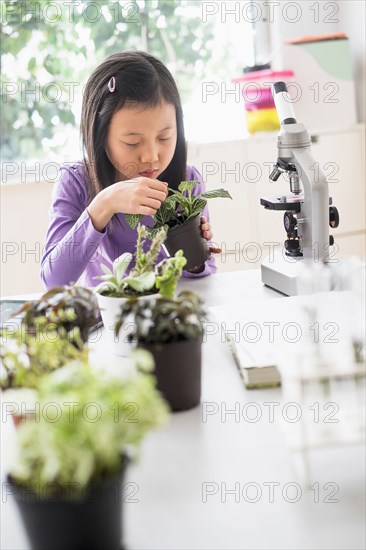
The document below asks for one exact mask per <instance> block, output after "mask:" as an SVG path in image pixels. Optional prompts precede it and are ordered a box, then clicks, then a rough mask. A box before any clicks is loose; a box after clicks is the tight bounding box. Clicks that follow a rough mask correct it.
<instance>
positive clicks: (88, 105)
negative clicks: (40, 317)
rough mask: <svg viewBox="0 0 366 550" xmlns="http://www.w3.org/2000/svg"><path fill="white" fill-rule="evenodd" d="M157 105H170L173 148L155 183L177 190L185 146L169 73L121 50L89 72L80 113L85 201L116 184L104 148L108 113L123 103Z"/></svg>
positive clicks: (141, 56)
mask: <svg viewBox="0 0 366 550" xmlns="http://www.w3.org/2000/svg"><path fill="white" fill-rule="evenodd" d="M112 77H114V78H115V90H114V91H113V92H111V91H110V90H109V88H108V83H109V81H110V79H111V78H112ZM162 101H166V102H168V103H171V104H172V105H174V107H175V112H176V124H177V144H176V148H175V151H174V155H173V158H172V160H171V162H170V164H169V166H168V167H167V168H166V170H165V171H164V172H163V173H162V174H161V175H160V176H159V179H160V180H161V181H166V182H168V184H169V186H170V187H172V188H173V189H177V187H178V184H179V183H180V182H181V181H182V180H184V179H185V177H186V176H185V172H186V163H187V147H186V141H185V137H184V126H183V112H182V105H181V101H180V97H179V92H178V89H177V86H176V84H175V82H174V79H173V77H172V75H171V74H170V72H169V71H168V69H167V68H166V67H165V65H164V64H163V63H162V62H161V61H159V60H158V59H156V58H155V57H153V56H152V55H150V54H148V53H146V52H121V53H116V54H113V55H110V56H109V57H108V58H107V59H106V60H105V61H103V63H102V64H101V65H99V66H98V67H97V68H96V69H95V70H94V72H93V73H92V74H91V76H90V77H89V79H88V82H87V84H86V87H85V90H84V95H83V105H82V113H81V139H82V146H83V152H84V169H86V174H87V177H88V179H89V181H90V182H91V187H90V190H89V200H92V199H93V198H94V197H95V195H97V193H99V191H101V190H102V189H105V188H106V187H108V186H109V185H111V184H112V183H115V182H116V181H118V180H117V179H116V177H117V175H116V169H115V167H114V166H113V164H112V163H111V161H110V160H109V158H108V156H107V153H106V148H105V147H106V143H107V135H108V128H109V124H110V122H111V119H112V117H113V115H114V114H115V113H116V112H117V111H119V110H120V109H122V108H123V106H124V105H125V104H126V103H127V102H128V103H132V104H133V103H137V104H139V103H140V104H143V105H145V106H146V107H155V106H157V105H159V104H160V103H161V102H162Z"/></svg>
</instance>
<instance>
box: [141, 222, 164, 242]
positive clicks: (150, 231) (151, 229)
mask: <svg viewBox="0 0 366 550" xmlns="http://www.w3.org/2000/svg"><path fill="white" fill-rule="evenodd" d="M162 228H163V229H165V231H168V229H169V226H168V225H167V224H166V225H162V226H158V227H147V228H146V232H147V235H148V238H149V239H150V240H153V239H154V238H155V237H156V235H157V234H158V233H159V231H160V230H161V229H162Z"/></svg>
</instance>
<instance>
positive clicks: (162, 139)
mask: <svg viewBox="0 0 366 550" xmlns="http://www.w3.org/2000/svg"><path fill="white" fill-rule="evenodd" d="M169 140H170V137H168V138H159V141H169Z"/></svg>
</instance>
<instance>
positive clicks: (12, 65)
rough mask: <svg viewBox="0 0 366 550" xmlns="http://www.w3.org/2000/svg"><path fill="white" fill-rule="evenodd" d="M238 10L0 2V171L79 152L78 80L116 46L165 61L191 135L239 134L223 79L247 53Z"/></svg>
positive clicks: (235, 102)
mask: <svg viewBox="0 0 366 550" xmlns="http://www.w3.org/2000/svg"><path fill="white" fill-rule="evenodd" d="M244 4H247V5H248V4H251V2H246V3H244ZM238 8H239V9H240V11H239V9H238ZM243 15H244V12H243V3H242V2H208V1H206V0H203V1H196V0H192V1H191V0H146V1H143V0H119V1H111V0H97V1H96V0H94V1H86V0H73V1H67V2H64V1H52V0H38V1H37V0H5V1H3V2H2V3H1V21H2V31H1V33H2V41H1V44H2V45H1V48H2V49H1V63H2V76H1V110H2V123H1V124H2V127H1V151H2V162H3V177H4V164H5V165H6V169H5V178H6V177H7V178H9V176H11V175H12V174H14V170H15V169H16V168H15V166H14V165H15V164H16V165H17V166H19V162H22V163H30V162H33V163H37V162H54V163H63V162H65V161H73V160H76V159H78V158H80V156H81V151H80V145H79V132H78V124H79V120H80V110H81V99H82V89H83V85H84V83H85V82H86V80H87V78H88V76H89V74H90V73H91V71H92V70H93V69H94V68H95V67H96V66H97V65H98V64H99V63H100V62H101V61H102V60H103V59H104V58H105V57H107V56H108V55H110V54H111V53H114V52H117V51H121V50H128V49H132V50H133V49H141V50H145V51H149V52H150V53H152V54H153V55H155V56H156V57H158V58H160V59H161V60H162V61H163V62H164V63H165V64H166V65H167V66H168V68H169V69H170V70H171V72H172V74H173V76H174V77H175V79H176V82H177V85H178V88H179V90H180V92H181V96H182V102H183V106H184V112H185V123H186V134H187V138H188V139H189V140H193V141H207V140H209V139H212V136H213V135H215V139H220V138H222V139H227V138H230V137H231V138H236V137H239V134H240V133H241V132H245V125H244V112H243V106H242V101H241V97H240V90H238V88H237V87H236V86H235V85H234V84H231V83H230V80H231V78H232V77H234V76H236V75H237V74H239V73H240V72H241V71H242V68H243V67H244V66H245V65H246V64H248V63H250V62H251V56H252V54H253V51H252V50H253V48H252V25H251V21H250V18H249V17H243ZM237 115H239V116H237ZM240 117H241V118H242V120H241V119H240ZM51 179H52V178H51ZM27 181H28V180H27Z"/></svg>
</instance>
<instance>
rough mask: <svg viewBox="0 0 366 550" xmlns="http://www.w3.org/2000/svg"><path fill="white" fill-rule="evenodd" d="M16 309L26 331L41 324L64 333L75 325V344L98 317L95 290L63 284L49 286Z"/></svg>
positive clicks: (86, 335) (85, 334)
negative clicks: (48, 288)
mask: <svg viewBox="0 0 366 550" xmlns="http://www.w3.org/2000/svg"><path fill="white" fill-rule="evenodd" d="M19 313H23V318H22V324H23V325H24V326H25V327H26V330H27V332H28V333H32V332H36V331H39V329H40V328H41V327H40V325H41V324H42V328H43V329H46V327H47V328H50V327H51V328H52V330H58V331H59V332H60V336H63V337H64V336H65V335H66V337H68V338H69V339H71V338H70V336H71V335H72V334H73V332H74V330H75V329H76V328H77V329H78V331H77V334H78V336H79V335H80V337H81V340H82V341H81V342H80V338H77V339H76V340H75V342H74V343H75V344H78V345H79V344H80V343H81V346H82V342H85V341H86V340H87V338H88V333H89V329H90V328H91V327H93V326H94V325H95V324H96V323H97V322H98V319H99V307H98V302H97V299H96V297H95V294H94V293H93V292H92V291H91V290H89V289H88V288H84V287H79V286H74V285H64V286H59V287H55V288H51V289H50V290H49V291H47V292H46V293H45V294H43V296H41V298H40V299H39V300H36V301H33V302H27V303H26V304H24V306H23V307H22V308H21V310H20V311H19Z"/></svg>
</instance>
